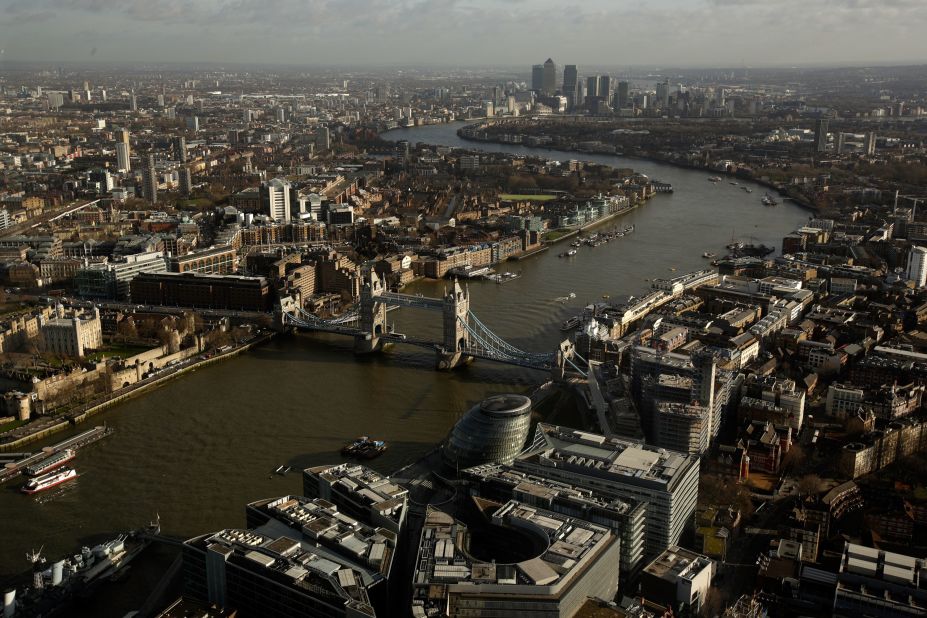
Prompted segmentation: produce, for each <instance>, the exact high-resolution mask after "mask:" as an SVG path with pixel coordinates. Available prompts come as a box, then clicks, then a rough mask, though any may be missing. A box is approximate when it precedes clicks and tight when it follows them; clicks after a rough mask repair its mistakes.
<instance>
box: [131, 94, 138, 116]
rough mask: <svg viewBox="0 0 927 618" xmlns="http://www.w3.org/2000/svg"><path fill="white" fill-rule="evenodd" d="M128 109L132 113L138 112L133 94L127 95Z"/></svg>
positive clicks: (136, 100)
mask: <svg viewBox="0 0 927 618" xmlns="http://www.w3.org/2000/svg"><path fill="white" fill-rule="evenodd" d="M129 109H130V110H131V111H133V112H137V111H138V99H136V98H135V93H134V92H133V93H132V94H130V95H129Z"/></svg>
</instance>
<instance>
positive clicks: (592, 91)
mask: <svg viewBox="0 0 927 618" xmlns="http://www.w3.org/2000/svg"><path fill="white" fill-rule="evenodd" d="M597 96H599V76H598V75H590V76H589V77H587V78H586V98H587V99H591V98H592V97H597Z"/></svg>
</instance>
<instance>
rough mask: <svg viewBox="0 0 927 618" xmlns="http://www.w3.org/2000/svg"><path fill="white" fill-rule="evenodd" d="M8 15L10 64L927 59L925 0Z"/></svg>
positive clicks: (33, 8)
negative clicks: (551, 58) (924, 32)
mask: <svg viewBox="0 0 927 618" xmlns="http://www.w3.org/2000/svg"><path fill="white" fill-rule="evenodd" d="M0 23H2V24H3V26H5V28H4V30H6V32H5V34H4V36H3V37H0V49H2V54H3V55H2V59H3V60H4V61H5V62H11V63H13V62H23V63H45V62H51V63H60V62H69V63H82V62H90V63H94V64H96V63H100V64H108V63H111V64H131V63H146V64H159V63H164V64H175V63H184V64H197V63H203V64H207V63H208V64H255V65H284V66H288V67H294V66H295V67H298V66H357V67H361V66H363V65H368V66H377V67H387V66H389V67H400V66H412V65H418V66H422V67H425V66H428V67H443V66H452V67H505V68H509V67H511V68H517V67H520V66H524V67H529V66H530V65H531V64H535V63H539V62H543V61H544V60H545V59H546V58H547V57H549V56H550V57H553V58H554V60H555V61H556V62H557V64H558V65H560V66H562V65H564V64H577V65H587V66H603V67H604V66H614V67H648V68H649V67H653V68H659V67H661V66H662V67H666V68H700V67H704V68H723V67H730V68H735V67H743V66H748V67H757V68H783V69H785V68H790V67H796V68H812V67H836V66H870V65H873V66H874V65H881V66H885V65H910V64H923V63H927V39H925V38H924V37H923V36H922V32H923V28H924V27H925V26H927V3H925V2H924V1H923V0H766V1H763V0H692V1H686V0H654V1H653V2H651V3H649V4H647V5H641V4H640V3H637V2H629V1H627V0H613V1H608V0H586V1H585V2H582V3H581V4H569V5H565V4H562V3H558V2H554V1H553V0H495V1H491V0H395V1H392V0H196V1H193V0H125V1H123V2H120V3H118V4H117V3H113V2H109V1H107V0H0Z"/></svg>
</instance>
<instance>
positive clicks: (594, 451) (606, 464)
mask: <svg viewBox="0 0 927 618" xmlns="http://www.w3.org/2000/svg"><path fill="white" fill-rule="evenodd" d="M512 467H513V468H514V469H515V470H518V471H522V472H527V473H530V474H536V475H539V476H544V477H546V478H549V479H551V480H556V481H560V482H564V483H569V484H570V485H572V486H574V487H578V488H584V489H590V490H593V491H595V492H597V493H598V494H599V495H601V496H603V497H613V498H619V499H623V500H636V501H640V502H643V503H645V504H646V509H647V515H646V529H645V540H644V554H645V555H646V556H656V555H657V554H659V553H660V552H662V551H663V550H665V549H666V548H667V547H670V546H672V545H675V544H676V543H678V542H679V538H680V537H681V536H682V532H683V530H684V529H685V527H686V525H688V524H689V523H690V522H691V521H692V517H693V514H694V513H695V504H696V501H697V499H698V478H699V458H698V456H697V455H687V454H684V453H677V452H673V451H668V450H666V449H662V448H658V447H655V446H649V445H646V444H641V443H639V442H635V441H632V440H625V439H621V438H614V437H612V438H607V437H605V436H602V435H598V434H594V433H589V432H585V431H579V430H576V429H571V428H568V427H558V426H556V425H547V424H545V423H539V424H538V426H537V430H536V433H535V438H534V443H533V444H532V445H531V446H530V447H529V448H528V449H526V450H525V452H524V453H522V454H521V455H519V456H518V457H517V458H516V459H515V461H514V462H513V463H512Z"/></svg>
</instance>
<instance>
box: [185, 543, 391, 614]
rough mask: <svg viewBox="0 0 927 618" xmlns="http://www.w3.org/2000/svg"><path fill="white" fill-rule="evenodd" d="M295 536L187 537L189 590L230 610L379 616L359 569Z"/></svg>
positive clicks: (186, 559)
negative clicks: (294, 537) (296, 538)
mask: <svg viewBox="0 0 927 618" xmlns="http://www.w3.org/2000/svg"><path fill="white" fill-rule="evenodd" d="M292 536H294V534H293V533H292V532H291V531H289V530H288V529H285V531H284V532H283V533H281V532H280V531H278V530H274V529H270V530H268V533H267V534H265V533H262V532H258V531H252V530H242V529H226V530H221V531H219V532H215V533H211V534H205V535H202V536H198V537H194V538H192V539H189V540H187V541H184V544H183V552H182V555H183V574H184V594H185V595H186V596H189V597H192V598H194V599H197V600H199V601H201V602H204V603H207V604H208V605H210V606H214V607H217V608H219V609H221V610H223V611H225V612H227V613H228V614H231V613H233V612H240V613H241V614H242V615H248V616H266V617H268V618H296V617H303V616H313V617H316V616H317V617H339V618H340V617H342V616H343V617H345V618H348V617H351V618H360V617H364V616H369V617H371V618H373V617H374V616H376V612H375V610H374V607H373V605H372V604H371V601H370V597H369V595H368V593H367V589H366V587H365V586H364V584H363V577H362V575H361V573H360V572H358V571H357V570H356V569H354V568H353V566H352V565H351V564H350V563H349V562H348V561H347V560H344V559H339V558H338V557H337V556H335V555H333V554H332V553H331V552H323V551H320V549H319V548H318V547H316V546H313V545H312V544H310V543H308V542H304V541H298V540H295V539H293V538H292Z"/></svg>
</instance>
